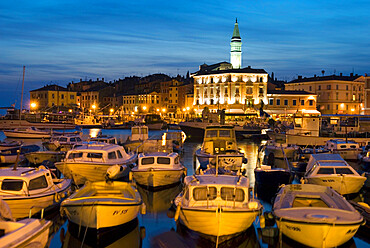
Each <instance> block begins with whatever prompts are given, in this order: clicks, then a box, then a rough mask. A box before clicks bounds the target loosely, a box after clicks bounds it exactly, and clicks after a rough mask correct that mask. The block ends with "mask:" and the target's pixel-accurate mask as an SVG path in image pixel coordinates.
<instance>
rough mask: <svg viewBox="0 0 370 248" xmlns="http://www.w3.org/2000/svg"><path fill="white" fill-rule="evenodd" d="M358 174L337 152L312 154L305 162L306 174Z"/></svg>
mask: <svg viewBox="0 0 370 248" xmlns="http://www.w3.org/2000/svg"><path fill="white" fill-rule="evenodd" d="M343 174H345V175H356V176H358V175H359V174H358V173H357V172H356V170H355V169H353V168H352V167H351V166H350V165H349V164H348V163H347V162H346V161H345V160H344V159H343V158H342V157H341V156H340V155H339V154H312V155H311V158H310V160H309V161H308V164H307V169H306V177H307V176H319V175H343Z"/></svg>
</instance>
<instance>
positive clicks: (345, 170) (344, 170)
mask: <svg viewBox="0 0 370 248" xmlns="http://www.w3.org/2000/svg"><path fill="white" fill-rule="evenodd" d="M335 172H336V173H337V174H354V173H353V171H352V170H351V169H350V168H335Z"/></svg>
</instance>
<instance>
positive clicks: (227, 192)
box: [221, 187, 244, 202]
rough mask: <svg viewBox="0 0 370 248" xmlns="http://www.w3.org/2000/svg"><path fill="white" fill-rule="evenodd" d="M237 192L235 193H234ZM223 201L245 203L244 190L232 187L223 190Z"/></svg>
mask: <svg viewBox="0 0 370 248" xmlns="http://www.w3.org/2000/svg"><path fill="white" fill-rule="evenodd" d="M234 190H235V191H234ZM221 199H222V200H225V201H234V200H235V201H237V202H243V201H244V191H243V190H242V189H235V188H231V187H222V188H221Z"/></svg>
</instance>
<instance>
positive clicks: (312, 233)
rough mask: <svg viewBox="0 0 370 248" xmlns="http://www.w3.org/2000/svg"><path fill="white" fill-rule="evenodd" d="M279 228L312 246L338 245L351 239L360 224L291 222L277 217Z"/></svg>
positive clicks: (293, 237)
mask: <svg viewBox="0 0 370 248" xmlns="http://www.w3.org/2000/svg"><path fill="white" fill-rule="evenodd" d="M276 223H277V225H278V228H279V230H280V231H281V232H282V233H283V234H285V235H286V236H287V237H289V238H291V239H293V240H295V241H297V242H299V243H302V244H305V245H307V246H311V247H337V246H339V245H342V244H344V243H346V242H347V241H348V240H350V239H351V238H352V237H353V236H354V234H355V233H356V232H357V229H358V228H359V226H360V224H359V223H357V224H352V225H350V224H348V225H336V224H328V223H304V222H290V221H285V220H282V221H280V220H279V218H277V219H276Z"/></svg>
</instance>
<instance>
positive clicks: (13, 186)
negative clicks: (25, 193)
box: [1, 179, 23, 191]
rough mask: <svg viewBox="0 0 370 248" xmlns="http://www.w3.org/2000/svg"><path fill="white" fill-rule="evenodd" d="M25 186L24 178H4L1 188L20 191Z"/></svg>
mask: <svg viewBox="0 0 370 248" xmlns="http://www.w3.org/2000/svg"><path fill="white" fill-rule="evenodd" d="M22 188H23V180H19V179H4V180H3V182H2V183H1V190H10V191H20V190H21V189H22Z"/></svg>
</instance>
